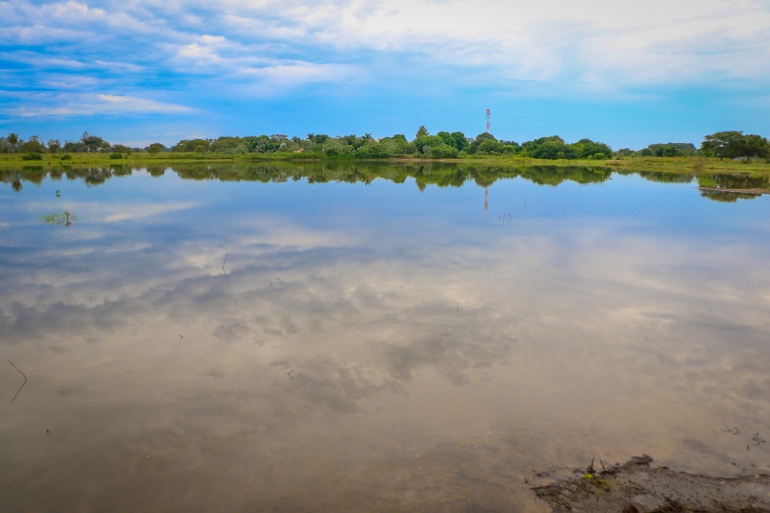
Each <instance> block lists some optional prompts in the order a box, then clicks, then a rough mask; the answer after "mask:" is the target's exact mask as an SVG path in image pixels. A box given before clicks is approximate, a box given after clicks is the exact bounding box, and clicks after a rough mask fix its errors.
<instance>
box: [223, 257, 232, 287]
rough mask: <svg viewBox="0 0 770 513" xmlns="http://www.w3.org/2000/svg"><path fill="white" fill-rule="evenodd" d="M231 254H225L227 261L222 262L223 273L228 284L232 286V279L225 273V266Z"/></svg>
mask: <svg viewBox="0 0 770 513" xmlns="http://www.w3.org/2000/svg"><path fill="white" fill-rule="evenodd" d="M229 254H230V253H225V261H224V262H222V273H223V274H224V275H225V279H226V280H227V283H228V284H230V278H228V277H227V271H225V264H227V255H229Z"/></svg>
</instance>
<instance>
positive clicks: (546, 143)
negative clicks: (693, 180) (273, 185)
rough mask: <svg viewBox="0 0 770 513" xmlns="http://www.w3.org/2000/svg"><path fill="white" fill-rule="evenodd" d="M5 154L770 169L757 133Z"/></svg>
mask: <svg viewBox="0 0 770 513" xmlns="http://www.w3.org/2000/svg"><path fill="white" fill-rule="evenodd" d="M0 151H1V152H2V153H4V154H7V155H9V156H15V155H17V154H23V157H22V158H23V159H26V160H42V159H43V155H47V156H48V158H51V159H56V158H58V159H60V160H65V159H67V158H68V157H69V158H71V154H79V155H81V156H83V155H85V157H83V158H84V159H85V160H94V159H99V158H104V159H107V158H109V159H124V158H131V159H142V158H146V159H158V158H163V159H172V160H176V159H180V158H185V159H207V160H211V159H222V158H227V159H236V158H238V159H247V160H248V159H251V160H262V159H267V158H274V159H324V160H325V159H336V158H355V159H393V158H396V159H499V158H501V157H505V158H513V159H535V160H594V161H606V160H609V159H615V160H628V159H634V158H668V159H671V158H680V159H681V158H683V157H699V158H719V159H725V158H727V159H742V160H744V161H746V162H749V161H760V160H762V159H764V160H765V161H767V162H770V143H769V142H768V140H767V139H766V138H764V137H762V136H759V135H756V134H749V135H744V134H743V133H742V132H736V131H728V132H717V133H714V134H710V135H707V136H705V138H704V140H703V142H702V144H701V146H700V148H696V147H695V145H694V144H692V143H673V142H669V143H656V144H650V145H649V146H648V147H646V148H643V149H641V150H638V151H634V150H631V149H629V148H622V149H620V150H617V151H613V150H612V148H610V146H608V145H607V144H604V143H602V142H597V141H593V140H591V139H580V140H579V141H577V142H573V143H568V142H566V141H565V140H564V139H562V138H561V137H559V136H556V135H553V136H549V137H540V138H537V139H533V140H531V141H526V142H523V143H521V144H519V143H517V142H516V141H506V140H502V139H497V138H496V137H495V136H494V135H492V134H490V133H488V132H484V133H481V134H479V135H477V136H476V137H467V136H466V135H465V134H464V133H462V132H451V133H450V132H446V131H440V132H438V133H436V134H431V133H430V132H429V131H428V130H427V129H426V128H425V127H424V126H421V127H420V128H419V130H417V133H416V134H415V135H414V137H413V138H412V139H411V140H409V139H408V138H407V137H406V136H405V135H403V134H395V135H393V136H390V137H384V138H379V139H377V138H374V137H372V135H371V134H364V135H363V136H358V135H345V136H336V137H332V136H329V135H326V134H312V133H311V134H307V136H306V137H305V138H300V137H297V136H294V137H289V136H287V135H284V134H273V135H269V136H268V135H259V136H256V135H255V136H245V137H237V136H222V137H219V138H217V139H183V140H181V141H179V142H178V143H176V144H175V145H173V146H171V147H166V146H165V145H163V144H161V143H153V144H150V145H148V146H146V147H144V148H132V147H129V146H125V145H122V144H111V143H109V142H107V141H105V140H104V139H103V138H102V137H99V136H95V135H91V134H89V133H88V132H85V133H83V135H82V136H81V138H80V139H79V140H77V141H65V142H64V144H62V143H61V142H60V141H59V140H58V139H51V140H49V141H48V143H44V142H43V141H42V140H40V138H39V137H37V136H31V137H30V138H29V140H27V141H24V140H23V139H20V138H19V136H18V134H15V133H11V134H9V135H8V136H7V137H0Z"/></svg>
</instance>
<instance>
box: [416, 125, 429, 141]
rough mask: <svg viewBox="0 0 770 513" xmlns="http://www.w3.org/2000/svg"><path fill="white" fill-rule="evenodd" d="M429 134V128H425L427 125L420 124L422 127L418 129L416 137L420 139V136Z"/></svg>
mask: <svg viewBox="0 0 770 513" xmlns="http://www.w3.org/2000/svg"><path fill="white" fill-rule="evenodd" d="M426 135H429V134H428V129H427V128H425V125H420V128H418V129H417V133H416V134H415V135H414V138H415V139H419V138H420V137H425V136H426Z"/></svg>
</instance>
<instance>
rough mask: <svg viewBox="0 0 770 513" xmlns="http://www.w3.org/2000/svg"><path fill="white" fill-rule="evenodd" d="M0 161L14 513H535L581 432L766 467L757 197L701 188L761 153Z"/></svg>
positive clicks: (0, 314) (768, 230)
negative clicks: (727, 163) (494, 159)
mask: <svg viewBox="0 0 770 513" xmlns="http://www.w3.org/2000/svg"><path fill="white" fill-rule="evenodd" d="M0 178H2V184H0V185H2V191H0V350H1V351H0V352H1V353H2V354H0V356H2V358H1V360H2V361H0V363H1V364H2V365H1V366H0V441H1V442H0V461H2V462H3V464H2V466H0V511H8V512H16V511H19V512H21V511H36V512H38V511H39V512H57V513H58V512H91V511H109V512H113V513H114V512H136V511H147V512H149V511H157V512H172V511H174V512H176V511H184V512H212V511H227V512H262V511H270V512H289V513H296V512H308V513H310V512H319V513H320V512H330V511H334V512H362V511H377V512H395V511H409V512H430V511H436V512H439V511H440V512H476V513H482V512H485V513H488V512H496V511H505V512H544V511H548V509H547V508H546V507H545V505H544V504H541V503H539V502H537V501H536V499H535V498H534V494H533V493H532V492H531V490H530V488H531V487H533V486H536V485H541V484H547V483H550V482H552V481H553V479H554V478H556V477H568V476H570V475H572V472H573V471H574V469H576V468H585V467H586V465H588V464H589V463H590V462H591V460H592V458H595V459H596V462H599V461H600V460H601V463H602V464H604V465H608V464H610V463H618V462H622V461H626V460H627V459H629V458H630V457H631V456H635V455H641V454H649V455H651V456H652V457H653V458H655V459H656V461H657V462H658V463H659V464H662V465H670V466H672V467H674V468H677V469H680V470H687V471H692V472H708V473H711V474H715V475H724V476H728V475H736V474H741V473H755V472H757V471H758V470H764V471H767V470H768V469H770V451H768V444H767V443H765V442H764V440H770V404H769V403H770V373H768V369H770V322H769V320H770V266H769V265H768V261H769V260H768V257H769V256H770V198H769V197H768V196H751V195H741V194H738V193H725V192H709V191H701V190H699V189H698V185H699V183H700V184H701V185H708V186H712V185H715V184H716V185H717V186H722V187H732V188H746V187H765V188H767V184H768V180H767V178H766V177H764V178H763V177H745V176H739V175H710V176H700V177H694V176H690V175H676V174H665V173H655V172H652V171H650V172H630V171H622V170H616V171H612V170H609V169H599V168H597V169H589V168H558V167H542V168H534V167H533V168H518V169H517V168H500V167H498V168H495V167H484V166H472V165H470V166H469V165H456V166H455V165H440V164H435V165H424V166H403V165H401V166H397V165H377V164H351V163H348V164H346V163H339V164H312V163H309V164H282V165H262V164H254V165H227V164H224V165H223V164H216V165H214V164H212V165H203V164H197V165H176V164H175V165H174V166H173V167H163V166H156V167H151V168H146V167H133V168H132V167H131V166H125V167H120V166H117V167H110V168H77V167H75V168H58V167H56V168H53V169H51V167H50V166H44V167H43V166H41V167H38V168H34V167H30V168H19V169H12V170H0ZM65 212H67V214H65ZM45 216H47V217H45ZM24 376H26V377H24ZM20 387H21V388H20ZM14 394H16V395H14ZM597 467H598V463H597Z"/></svg>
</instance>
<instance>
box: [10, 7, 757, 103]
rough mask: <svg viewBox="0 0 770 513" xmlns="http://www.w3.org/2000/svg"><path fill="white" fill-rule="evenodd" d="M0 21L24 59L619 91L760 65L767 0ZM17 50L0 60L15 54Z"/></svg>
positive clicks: (33, 13)
mask: <svg viewBox="0 0 770 513" xmlns="http://www.w3.org/2000/svg"><path fill="white" fill-rule="evenodd" d="M0 18H2V19H3V20H4V21H3V27H2V28H0V42H4V43H5V44H7V45H10V46H11V47H13V45H17V44H19V43H24V44H47V45H49V48H51V50H47V51H46V54H45V55H32V54H29V52H27V53H28V54H29V55H27V57H29V60H28V61H27V62H28V63H29V64H32V65H33V66H35V67H36V69H50V68H57V69H62V68H64V69H67V68H69V69H73V70H75V69H79V68H80V69H95V70H100V71H103V72H107V73H111V74H117V75H121V74H123V75H128V74H132V73H143V74H145V75H146V76H153V75H154V74H160V73H168V72H171V73H174V74H175V75H182V76H192V77H196V76H197V77H200V76H205V77H206V80H215V81H217V83H218V84H221V85H222V86H223V87H226V86H227V85H236V84H237V87H242V86H243V85H244V84H247V85H249V86H251V87H252V91H254V90H257V91H262V92H266V93H270V94H281V93H282V92H283V91H285V90H286V88H287V86H301V85H304V84H309V83H337V82H340V81H341V80H346V79H350V78H351V77H354V76H358V77H367V76H374V77H378V79H379V80H381V81H382V83H385V84H389V83H393V82H394V81H395V80H394V78H395V77H394V74H399V73H400V74H401V76H404V75H410V74H415V73H419V72H421V71H420V70H423V69H428V70H430V69H444V70H446V71H450V72H452V71H454V72H455V73H454V77H453V78H449V79H448V81H447V84H442V87H443V86H445V85H446V86H448V87H463V86H464V85H467V84H466V83H467V78H468V76H469V75H468V73H469V72H468V70H473V73H474V75H476V76H482V75H483V76H484V77H485V82H484V83H485V84H487V85H489V86H491V87H494V88H497V89H503V90H515V89H516V88H517V87H519V85H520V83H521V82H536V83H539V84H542V85H543V86H544V88H546V89H547V88H548V87H552V88H560V89H561V90H563V91H567V90H570V91H574V90H587V91H593V92H597V91H602V92H609V91H613V92H614V93H615V94H617V95H619V94H622V93H623V91H624V90H625V89H629V88H637V87H638V86H644V85H659V84H671V83H677V84H702V83H703V82H704V81H707V80H708V81H711V80H723V81H729V80H735V79H740V80H743V79H749V80H756V81H760V82H761V81H763V80H765V79H767V78H768V75H770V9H768V6H767V3H766V2H762V1H759V0H677V1H675V2H670V1H667V0H650V1H648V2H632V1H628V0H627V1H620V2H619V1H617V0H612V1H611V0H592V1H583V2H575V1H574V0H542V1H540V2H537V3H532V2H529V1H523V0H507V1H500V0H475V1H473V2H471V1H467V0H446V1H441V2H438V1H433V0H391V1H389V2H379V1H378V2H375V1H372V0H325V1H324V0H322V1H320V2H319V1H313V2H311V1H307V0H283V1H278V0H262V1H258V2H255V1H252V0H223V1H221V2H217V3H216V4H211V3H210V2H202V1H199V0H194V1H174V0H171V1H168V2H159V1H157V0H150V1H142V0H138V1H135V2H130V3H124V2H115V1H112V0H110V1H93V2H91V1H83V2H77V1H73V0H69V1H64V2H47V3H43V4H38V5H36V4H33V3H31V2H29V1H27V0H11V1H7V2H3V3H0ZM57 45H58V46H57ZM18 53H19V55H14V54H13V51H12V52H10V56H9V55H8V54H6V55H5V56H4V58H8V59H9V60H13V61H16V62H18V61H19V58H20V56H21V52H18ZM386 59H388V60H391V59H397V60H398V61H399V62H401V63H403V67H402V68H399V67H398V66H383V65H381V62H382V61H383V60H386ZM458 68H460V69H463V70H464V71H463V72H462V73H456V71H457V69H458ZM427 74H428V76H427V77H426V79H427V80H428V81H430V79H431V76H441V77H442V80H444V77H447V76H449V77H451V76H452V74H451V73H449V74H448V75H445V74H440V75H434V74H432V72H428V73H427ZM31 79H32V80H35V81H37V80H39V77H32V78H31ZM192 80H199V79H197V78H193V79H192ZM39 85H45V83H44V82H43V81H42V80H41V81H40V83H39ZM48 86H49V87H51V88H53V89H59V86H57V85H56V84H55V83H50V81H49V82H48ZM546 86H547V87H546ZM137 88H141V86H139V85H137ZM116 103H117V102H109V101H106V100H103V99H102V100H101V101H100V102H98V105H102V108H106V107H105V106H109V105H114V104H116ZM121 105H122V106H123V107H124V108H125V107H128V106H129V105H133V106H134V108H135V109H136V110H142V109H144V110H146V111H164V112H169V111H170V112H174V111H175V110H173V109H174V108H173V107H171V110H168V109H169V107H168V106H166V104H156V103H147V101H144V102H139V101H135V102H133V103H131V102H122V103H121ZM61 109H64V110H72V108H70V107H60V111H59V112H62V110H61ZM164 109H165V110H164ZM28 110H29V109H28ZM97 111H98V108H96V109H94V112H97ZM26 115H34V114H29V113H27V114H26Z"/></svg>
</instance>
